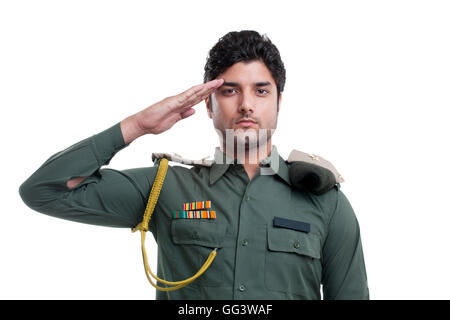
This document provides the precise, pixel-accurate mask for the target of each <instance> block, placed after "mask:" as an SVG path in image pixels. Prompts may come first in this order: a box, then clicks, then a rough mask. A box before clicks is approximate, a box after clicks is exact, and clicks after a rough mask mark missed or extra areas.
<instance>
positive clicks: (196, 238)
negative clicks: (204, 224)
mask: <svg viewBox="0 0 450 320" xmlns="http://www.w3.org/2000/svg"><path fill="white" fill-rule="evenodd" d="M198 238H199V235H198V232H197V231H194V232H192V239H194V240H198Z"/></svg>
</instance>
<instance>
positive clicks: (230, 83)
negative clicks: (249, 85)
mask: <svg viewBox="0 0 450 320" xmlns="http://www.w3.org/2000/svg"><path fill="white" fill-rule="evenodd" d="M254 85H255V86H256V87H264V86H271V85H272V84H271V83H270V82H269V81H263V82H255V83H254ZM222 86H228V87H239V86H240V84H239V83H237V82H224V83H223V84H222Z"/></svg>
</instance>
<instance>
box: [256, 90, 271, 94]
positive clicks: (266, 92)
mask: <svg viewBox="0 0 450 320" xmlns="http://www.w3.org/2000/svg"><path fill="white" fill-rule="evenodd" d="M257 91H258V92H259V93H261V94H268V93H269V91H267V90H266V89H258V90H257ZM261 91H264V92H265V93H264V92H261Z"/></svg>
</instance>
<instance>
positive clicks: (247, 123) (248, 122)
mask: <svg viewBox="0 0 450 320" xmlns="http://www.w3.org/2000/svg"><path fill="white" fill-rule="evenodd" d="M254 124H256V121H255V120H252V119H242V120H239V121H238V122H236V125H237V126H238V127H251V126H252V125H254Z"/></svg>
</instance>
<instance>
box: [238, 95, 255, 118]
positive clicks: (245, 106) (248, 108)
mask: <svg viewBox="0 0 450 320" xmlns="http://www.w3.org/2000/svg"><path fill="white" fill-rule="evenodd" d="M239 111H240V112H241V113H244V114H247V113H250V112H251V113H253V102H252V101H251V99H250V98H249V95H248V94H247V95H246V94H244V95H243V98H242V103H241V106H240V107H239Z"/></svg>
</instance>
